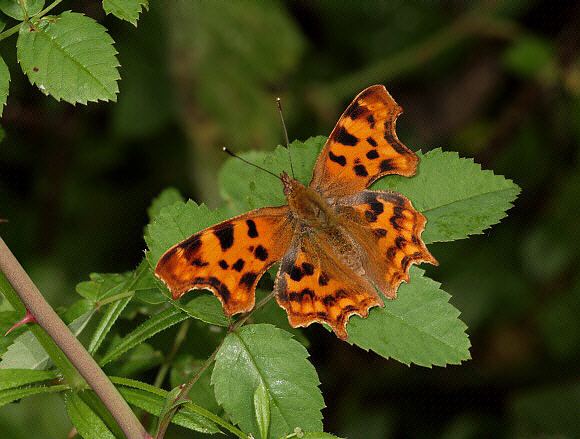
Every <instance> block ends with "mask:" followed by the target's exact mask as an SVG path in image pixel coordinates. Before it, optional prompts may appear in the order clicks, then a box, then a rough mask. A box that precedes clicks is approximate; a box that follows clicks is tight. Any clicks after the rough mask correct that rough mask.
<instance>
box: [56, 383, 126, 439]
mask: <svg viewBox="0 0 580 439" xmlns="http://www.w3.org/2000/svg"><path fill="white" fill-rule="evenodd" d="M64 401H65V405H66V410H67V412H68V416H69V418H70V420H71V421H72V423H73V425H74V426H75V428H76V429H77V431H78V433H79V435H81V436H82V437H83V438H84V439H115V435H114V434H113V433H111V430H109V429H108V428H107V426H106V425H105V423H104V422H103V421H102V420H101V418H99V416H97V414H96V413H95V412H93V410H92V409H91V408H90V407H89V406H88V405H87V404H86V403H85V402H84V401H83V400H82V399H81V397H80V396H79V395H77V394H76V393H72V392H70V393H67V394H66V396H65V399H64Z"/></svg>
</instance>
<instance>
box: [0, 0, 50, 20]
mask: <svg viewBox="0 0 580 439" xmlns="http://www.w3.org/2000/svg"><path fill="white" fill-rule="evenodd" d="M43 7H44V0H23V1H22V3H21V2H20V0H0V11H2V12H3V13H4V14H6V15H8V16H9V17H12V18H14V19H16V20H24V18H25V12H24V11H25V10H26V16H28V17H32V16H33V15H36V14H38V13H39V12H40V11H41V9H42V8H43Z"/></svg>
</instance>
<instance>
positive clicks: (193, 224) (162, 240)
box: [145, 200, 224, 267]
mask: <svg viewBox="0 0 580 439" xmlns="http://www.w3.org/2000/svg"><path fill="white" fill-rule="evenodd" d="M222 219H224V216H223V215H222V214H221V213H220V212H219V211H213V210H210V209H209V208H208V207H207V206H206V205H204V204H201V205H198V204H197V203H195V202H194V201H191V200H189V201H187V203H183V202H175V203H174V204H172V205H170V206H167V207H164V208H162V209H161V210H160V212H159V214H158V215H157V216H155V217H154V218H153V220H152V221H151V222H150V223H149V225H148V226H147V230H146V232H145V242H146V243H147V246H148V247H149V253H148V254H147V258H148V260H149V262H150V264H151V265H152V266H153V267H155V265H157V261H158V260H159V258H160V257H161V256H162V255H163V253H165V251H166V250H167V249H168V248H169V247H171V246H172V245H174V244H176V243H178V242H179V241H182V240H184V239H185V238H188V237H189V236H190V235H191V234H193V233H195V232H199V231H200V230H202V229H204V228H206V227H209V226H211V225H213V224H215V223H217V222H219V221H221V220H222Z"/></svg>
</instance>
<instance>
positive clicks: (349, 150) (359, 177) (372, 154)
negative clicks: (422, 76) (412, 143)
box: [310, 85, 418, 197]
mask: <svg viewBox="0 0 580 439" xmlns="http://www.w3.org/2000/svg"><path fill="white" fill-rule="evenodd" d="M402 111H403V110H402V109H401V107H399V106H398V105H397V103H396V102H395V100H394V99H393V98H392V97H391V95H390V94H389V93H388V92H387V90H386V88H385V87H384V86H383V85H373V86H371V87H369V88H367V89H365V90H363V91H362V92H361V93H360V94H359V95H358V96H357V97H356V98H354V100H353V101H352V103H351V104H350V105H349V106H348V108H347V109H346V111H345V112H344V113H343V115H342V116H341V118H340V119H339V121H338V123H337V124H336V126H335V127H334V130H333V131H332V133H331V134H330V137H329V138H328V141H327V142H326V145H325V146H324V148H323V150H322V151H321V153H320V156H319V157H318V160H317V162H316V166H315V168H314V174H313V177H312V181H311V183H310V187H312V188H313V189H315V190H317V191H318V192H321V193H322V194H323V195H326V196H327V197H335V196H345V195H348V194H354V193H356V192H358V191H361V190H363V189H365V188H366V187H368V186H369V185H370V184H371V183H372V182H373V181H375V180H376V179H378V178H380V177H382V176H383V175H386V174H399V175H403V176H407V177H409V176H412V175H414V174H415V170H416V168H417V163H418V157H417V156H416V155H415V153H414V152H413V151H411V150H410V149H408V148H407V147H406V146H405V145H403V144H402V143H401V142H400V141H399V139H398V138H397V134H396V132H395V123H396V120H397V117H398V116H399V114H401V113H402Z"/></svg>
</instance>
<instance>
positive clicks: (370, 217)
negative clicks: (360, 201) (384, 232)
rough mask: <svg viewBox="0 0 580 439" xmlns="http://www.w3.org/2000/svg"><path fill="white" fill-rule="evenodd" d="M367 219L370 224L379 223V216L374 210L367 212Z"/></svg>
mask: <svg viewBox="0 0 580 439" xmlns="http://www.w3.org/2000/svg"><path fill="white" fill-rule="evenodd" d="M365 218H366V220H367V221H368V222H369V223H374V222H376V221H377V216H376V215H375V214H374V212H373V211H372V210H365Z"/></svg>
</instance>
